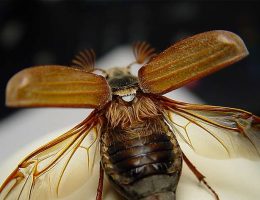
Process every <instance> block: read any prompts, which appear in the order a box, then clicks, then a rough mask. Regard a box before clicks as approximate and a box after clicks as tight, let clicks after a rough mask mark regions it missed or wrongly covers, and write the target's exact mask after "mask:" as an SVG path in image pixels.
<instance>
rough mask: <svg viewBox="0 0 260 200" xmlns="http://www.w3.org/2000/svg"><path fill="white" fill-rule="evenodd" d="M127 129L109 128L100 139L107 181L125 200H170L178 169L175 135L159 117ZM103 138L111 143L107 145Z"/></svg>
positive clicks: (180, 158) (178, 151) (179, 158)
mask: <svg viewBox="0 0 260 200" xmlns="http://www.w3.org/2000/svg"><path fill="white" fill-rule="evenodd" d="M129 129H130V130H129ZM129 129H128V130H125V129H124V130H123V129H119V130H118V129H116V128H114V129H110V130H109V131H108V132H110V133H108V132H107V133H104V135H103V136H105V137H103V138H102V140H101V155H102V165H103V168H104V170H105V172H106V174H107V176H108V178H109V180H110V181H111V182H112V183H113V185H114V186H115V188H116V189H117V190H118V191H119V192H120V193H121V194H122V195H123V196H125V197H126V198H127V199H135V200H136V199H143V200H148V199H151V200H152V199H167V198H168V197H169V198H168V199H174V196H175V190H176V187H177V184H178V181H179V177H180V172H181V167H182V157H181V150H180V148H179V145H178V143H177V140H176V139H175V136H174V135H173V133H172V132H171V131H170V130H169V128H168V126H167V125H166V124H165V122H164V121H163V119H162V118H161V117H157V118H156V119H147V121H146V122H143V123H142V124H137V125H135V126H132V127H131V128H129ZM134 133H135V134H134ZM125 134H129V135H131V137H124V135H125ZM129 135H128V136H129ZM134 135H136V137H135V136H134ZM107 137H109V138H110V140H112V141H113V142H112V143H110V144H109V145H106V144H105V140H106V138H107ZM111 137H112V138H111ZM167 196H168V197H167Z"/></svg>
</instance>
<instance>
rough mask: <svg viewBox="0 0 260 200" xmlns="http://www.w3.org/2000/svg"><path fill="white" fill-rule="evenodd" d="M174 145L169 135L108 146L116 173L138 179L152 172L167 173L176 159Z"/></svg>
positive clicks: (134, 179)
mask: <svg viewBox="0 0 260 200" xmlns="http://www.w3.org/2000/svg"><path fill="white" fill-rule="evenodd" d="M172 150H173V145H172V143H171V142H170V140H169V137H168V136H167V135H162V134H158V135H149V136H146V137H143V138H135V139H133V140H130V141H128V143H127V146H125V143H118V144H114V145H113V146H111V147H109V148H108V155H109V157H110V161H111V163H112V165H113V167H114V170H115V172H116V173H120V174H122V175H123V176H124V177H129V178H131V179H133V180H132V181H136V180H138V179H140V178H143V177H145V176H148V175H150V174H158V173H159V174H160V173H166V172H167V168H169V167H170V166H171V164H172V162H173V161H174V154H173V152H172Z"/></svg>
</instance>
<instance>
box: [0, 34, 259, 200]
mask: <svg viewBox="0 0 260 200" xmlns="http://www.w3.org/2000/svg"><path fill="white" fill-rule="evenodd" d="M247 54H248V51H247V49H246V47H245V45H244V43H243V41H242V40H241V39H240V38H239V37H238V36H237V35H235V34H234V33H231V32H227V31H210V32H205V33H202V34H198V35H195V36H193V37H190V38H187V39H185V40H182V41H180V42H178V43H176V44H174V45H172V46H171V47H169V48H168V49H166V50H165V51H164V52H162V53H160V54H158V55H157V56H155V53H154V49H153V48H151V47H150V46H149V45H148V44H146V43H141V42H138V43H136V44H135V45H134V55H135V57H136V61H135V62H134V63H138V64H144V63H146V64H144V65H143V66H142V67H141V68H140V70H139V73H138V77H135V76H133V75H132V74H131V73H130V68H131V65H132V64H134V63H132V64H130V65H129V66H127V67H125V68H112V69H110V70H107V71H106V72H105V74H106V77H102V76H99V75H96V74H94V73H93V71H94V70H95V68H94V61H95V54H94V52H93V51H92V50H88V51H84V52H81V53H80V54H79V55H78V56H76V58H75V59H74V60H73V68H69V67H63V66H40V67H33V68H29V69H25V70H23V71H21V72H19V73H18V74H16V75H15V76H14V77H13V78H11V80H10V81H9V83H8V85H7V90H6V103H7V105H8V106H19V107H21V106H25V107H39V106H52V107H54V106H56V107H57V106H60V107H86V108H94V111H93V112H92V113H91V114H90V115H89V116H88V117H87V118H86V119H85V120H84V121H82V122H81V123H80V124H79V125H77V126H76V127H74V128H73V129H71V130H69V131H68V132H66V133H65V134H63V135H61V136H60V137H58V138H56V139H55V140H53V141H51V142H49V143H47V144H46V145H44V146H42V147H40V148H39V149H37V150H35V151H34V152H32V153H31V154H30V155H28V156H27V157H26V158H25V159H24V160H22V162H21V163H20V164H19V165H18V166H17V168H16V169H15V170H14V171H13V173H11V174H10V175H9V176H8V178H7V179H6V181H5V182H4V183H3V184H2V186H1V188H0V199H12V200H13V199H22V200H27V199H37V200H38V199H55V198H56V199H57V198H59V197H64V196H66V195H68V194H70V193H71V192H73V191H74V190H76V189H77V188H78V187H79V186H80V185H82V183H84V182H85V181H86V180H85V179H84V177H85V176H84V175H85V174H86V172H88V171H91V170H92V168H93V166H94V161H95V160H97V159H95V158H96V154H95V150H96V149H98V148H97V147H99V150H100V155H101V162H100V163H101V164H100V177H99V183H98V187H97V188H98V189H97V197H96V198H97V200H101V199H102V188H103V174H104V173H105V174H106V175H107V177H108V179H109V181H110V183H111V184H112V185H113V186H114V188H115V189H116V190H117V191H118V192H119V193H120V194H121V195H122V196H124V197H125V198H126V199H130V200H132V199H134V200H136V199H139V200H152V199H161V200H167V199H171V200H172V199H175V191H176V187H177V184H178V181H179V178H180V175H181V169H182V161H184V162H185V163H186V164H187V165H188V167H189V168H190V169H191V170H192V172H193V173H194V174H195V176H196V177H197V178H198V180H199V181H201V182H202V183H203V184H204V185H205V186H206V187H208V189H209V190H210V191H211V192H212V194H213V195H214V197H215V199H219V197H218V195H217V193H216V192H215V191H214V190H213V189H212V188H211V187H210V186H209V184H208V183H207V182H206V180H205V177H204V176H203V174H202V173H200V172H199V171H198V170H197V169H196V168H195V166H194V165H193V164H192V163H191V162H190V161H189V160H188V158H187V157H186V156H185V154H184V153H183V152H182V150H181V148H180V146H179V144H178V142H179V141H183V142H185V143H186V144H187V145H188V146H189V147H190V148H192V149H193V150H194V151H195V152H196V153H198V154H201V155H204V156H208V157H211V158H221V159H228V158H234V157H244V158H247V159H251V160H257V159H259V158H260V118H259V117H257V116H255V115H253V114H251V113H249V112H246V111H243V110H239V109H234V108H226V107H218V106H208V105H196V104H187V103H183V102H178V101H174V100H171V99H168V98H166V97H163V96H161V95H162V94H165V93H166V92H168V91H171V90H173V89H176V88H178V87H181V86H183V85H184V84H186V83H188V82H190V81H192V80H195V79H199V78H202V77H203V76H206V75H208V74H210V73H213V72H215V71H217V70H219V69H221V68H223V67H226V66H228V65H229V64H231V63H234V62H236V61H238V60H240V59H242V58H244V57H245V56H246V55H247ZM99 70H101V69H99ZM101 71H103V72H104V70H101ZM206 137H207V139H208V140H209V142H207V143H205V144H203V145H201V143H198V141H201V140H202V139H205V138H206ZM202 146H204V147H202ZM205 149H206V150H205ZM91 151H93V152H94V153H91ZM77 161H80V162H77ZM86 189H87V188H86ZM86 199H88V197H86Z"/></svg>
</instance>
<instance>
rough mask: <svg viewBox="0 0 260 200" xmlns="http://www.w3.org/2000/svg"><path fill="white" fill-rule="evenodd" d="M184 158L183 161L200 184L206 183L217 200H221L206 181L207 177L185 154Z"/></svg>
mask: <svg viewBox="0 0 260 200" xmlns="http://www.w3.org/2000/svg"><path fill="white" fill-rule="evenodd" d="M182 157H183V160H184V161H185V163H186V164H187V166H188V167H189V168H190V170H191V171H192V172H193V174H194V175H195V176H196V177H197V179H198V180H199V181H200V182H202V183H204V185H205V186H206V187H207V188H208V189H209V190H210V191H211V192H212V193H213V195H214V196H215V198H216V200H219V197H218V194H217V193H216V192H215V190H213V189H212V187H210V185H209V184H208V183H207V181H206V180H205V178H206V177H205V176H204V175H203V174H202V173H201V172H200V171H199V170H197V169H196V167H195V166H194V165H193V164H192V163H191V161H190V160H189V159H188V158H187V157H186V156H185V154H184V153H182Z"/></svg>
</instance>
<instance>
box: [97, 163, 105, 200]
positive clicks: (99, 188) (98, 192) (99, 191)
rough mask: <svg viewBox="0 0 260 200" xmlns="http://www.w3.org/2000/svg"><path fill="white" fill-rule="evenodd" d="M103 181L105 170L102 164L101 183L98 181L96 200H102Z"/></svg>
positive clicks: (100, 171)
mask: <svg viewBox="0 0 260 200" xmlns="http://www.w3.org/2000/svg"><path fill="white" fill-rule="evenodd" d="M103 181H104V170H103V168H102V166H101V164H100V170H99V181H98V188H97V196H96V200H102V192H103Z"/></svg>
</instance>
